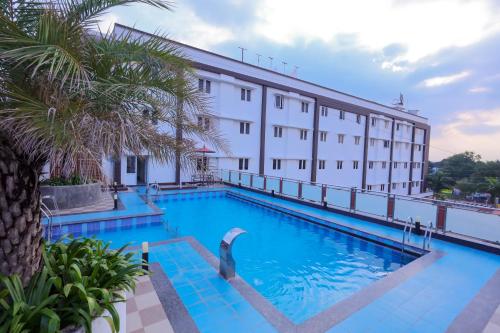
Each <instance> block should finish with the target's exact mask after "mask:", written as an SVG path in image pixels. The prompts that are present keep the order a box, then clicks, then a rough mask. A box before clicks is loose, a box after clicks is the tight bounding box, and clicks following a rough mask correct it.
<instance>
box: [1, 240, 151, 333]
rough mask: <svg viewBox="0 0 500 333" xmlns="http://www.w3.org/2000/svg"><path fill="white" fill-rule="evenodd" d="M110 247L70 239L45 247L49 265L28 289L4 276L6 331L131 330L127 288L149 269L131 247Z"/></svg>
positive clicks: (3, 320) (3, 323)
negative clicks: (129, 250) (126, 319)
mask: <svg viewBox="0 0 500 333" xmlns="http://www.w3.org/2000/svg"><path fill="white" fill-rule="evenodd" d="M109 246H110V244H109V243H104V242H103V241H100V240H97V239H94V238H77V239H67V238H64V239H62V240H60V241H58V242H56V243H53V244H49V245H46V246H45V247H44V249H43V269H42V270H41V271H40V272H39V273H37V274H36V275H35V277H34V278H33V279H32V281H31V282H30V284H29V285H28V287H27V288H26V289H23V288H22V284H21V280H20V279H19V277H17V276H11V277H2V278H1V280H0V281H1V284H0V309H1V310H2V311H1V313H2V315H0V332H2V333H3V332H22V331H23V330H28V331H33V332H42V333H43V332H48V333H51V332H58V331H63V332H87V333H90V332H99V333H101V332H105V331H109V332H125V316H126V311H125V301H126V299H125V292H126V291H133V290H134V288H135V280H136V278H137V277H138V276H139V275H142V274H145V273H146V272H145V271H144V270H143V269H142V263H141V262H139V261H135V260H134V259H133V255H134V254H133V253H131V252H129V253H125V252H124V250H125V247H122V248H120V249H118V250H112V249H110V248H109ZM30 313H31V314H30Z"/></svg>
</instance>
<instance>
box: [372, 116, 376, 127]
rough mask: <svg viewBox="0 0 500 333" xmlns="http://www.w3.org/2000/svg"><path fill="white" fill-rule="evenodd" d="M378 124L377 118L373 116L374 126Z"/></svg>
mask: <svg viewBox="0 0 500 333" xmlns="http://www.w3.org/2000/svg"><path fill="white" fill-rule="evenodd" d="M375 126H377V118H372V127H375Z"/></svg>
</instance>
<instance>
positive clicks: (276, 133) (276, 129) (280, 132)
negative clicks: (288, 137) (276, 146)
mask: <svg viewBox="0 0 500 333" xmlns="http://www.w3.org/2000/svg"><path fill="white" fill-rule="evenodd" d="M282 136H283V127H279V126H274V137H275V138H281V137H282Z"/></svg>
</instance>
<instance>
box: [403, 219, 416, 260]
mask: <svg viewBox="0 0 500 333" xmlns="http://www.w3.org/2000/svg"><path fill="white" fill-rule="evenodd" d="M412 228H413V217H411V216H409V217H408V219H406V221H405V224H404V228H403V242H402V244H403V246H402V248H401V251H402V252H404V251H405V244H406V242H407V241H408V242H409V241H410V237H411V229H412Z"/></svg>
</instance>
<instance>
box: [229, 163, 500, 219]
mask: <svg viewBox="0 0 500 333" xmlns="http://www.w3.org/2000/svg"><path fill="white" fill-rule="evenodd" d="M220 171H227V172H229V173H236V174H238V173H240V174H247V175H254V176H259V177H266V178H267V179H278V180H280V179H283V180H287V181H292V182H296V183H303V184H308V185H313V186H318V187H320V186H325V187H326V188H333V189H338V190H345V191H346V192H350V191H351V190H352V189H353V188H354V189H355V190H356V192H362V193H369V194H373V195H379V196H388V195H389V193H387V192H380V191H373V190H371V191H368V190H366V189H360V188H357V187H344V186H338V185H329V184H323V183H317V182H316V183H313V182H310V181H300V180H297V179H290V178H286V177H278V176H267V175H259V174H255V173H251V172H245V171H239V170H228V169H220ZM394 196H395V198H396V199H400V200H407V201H414V202H420V203H425V204H431V205H446V206H448V207H450V208H456V209H464V210H472V211H478V210H479V209H480V210H481V212H482V213H484V214H492V213H494V212H497V211H498V208H491V207H484V206H476V205H471V204H467V203H456V202H451V201H445V200H437V199H424V198H415V197H412V196H409V195H405V194H395V195H394Z"/></svg>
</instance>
